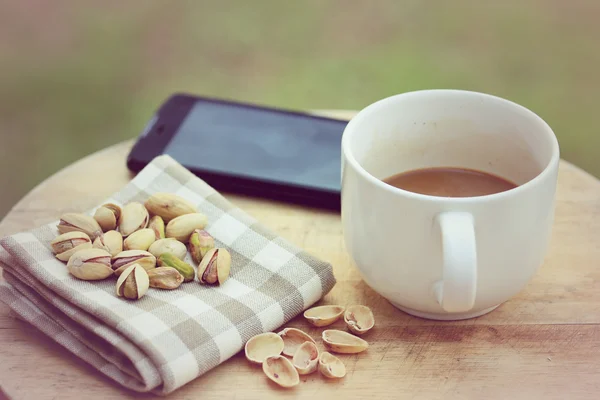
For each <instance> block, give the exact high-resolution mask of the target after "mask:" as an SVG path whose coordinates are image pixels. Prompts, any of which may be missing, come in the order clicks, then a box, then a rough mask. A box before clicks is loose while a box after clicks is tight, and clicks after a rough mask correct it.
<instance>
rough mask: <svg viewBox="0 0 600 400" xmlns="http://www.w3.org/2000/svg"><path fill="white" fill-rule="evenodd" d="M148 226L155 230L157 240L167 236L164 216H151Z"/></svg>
mask: <svg viewBox="0 0 600 400" xmlns="http://www.w3.org/2000/svg"><path fill="white" fill-rule="evenodd" d="M148 228H150V229H152V230H153V231H154V237H155V238H156V240H160V239H164V238H165V221H163V219H162V217H161V216H159V215H155V216H154V217H152V218H150V222H148Z"/></svg>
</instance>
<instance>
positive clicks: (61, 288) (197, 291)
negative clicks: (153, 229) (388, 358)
mask: <svg viewBox="0 0 600 400" xmlns="http://www.w3.org/2000/svg"><path fill="white" fill-rule="evenodd" d="M154 192H171V193H176V194H178V195H180V196H182V197H184V198H186V199H187V200H190V201H191V202H193V203H195V204H196V205H197V206H198V209H199V210H200V212H202V213H204V214H206V215H207V217H208V221H209V224H208V226H207V228H206V230H207V231H208V232H209V233H210V234H211V235H213V236H214V237H215V241H216V244H217V246H221V247H227V248H228V249H229V250H230V252H231V258H232V262H231V276H230V278H229V279H228V280H227V281H226V282H225V283H224V284H223V285H222V286H220V287H207V286H203V285H200V284H199V283H198V282H197V281H194V282H189V283H184V284H183V285H181V286H180V287H179V288H178V289H177V290H160V289H152V288H151V289H150V290H148V292H147V293H146V295H145V296H144V297H143V298H142V299H140V300H137V301H130V300H125V299H123V298H119V297H117V296H116V295H115V280H114V279H107V280H104V281H94V282H90V281H81V280H78V279H75V278H73V277H72V276H70V275H69V274H68V272H67V269H66V267H65V264H64V263H62V262H60V261H58V260H57V259H55V258H54V256H53V255H52V253H51V249H50V245H49V242H50V241H51V240H52V239H53V238H54V237H55V236H56V235H57V234H58V233H57V230H56V223H57V222H58V221H57V222H53V223H51V224H48V225H45V226H42V227H39V228H37V229H34V230H31V231H28V232H22V233H17V234H15V235H12V236H9V237H6V238H4V239H2V240H1V241H0V245H1V246H2V247H0V263H1V264H2V267H3V268H4V278H5V280H6V282H4V283H3V284H2V286H0V300H2V301H3V302H4V303H6V304H7V305H8V306H9V307H10V308H11V309H12V310H13V311H14V312H15V313H16V314H17V315H18V316H20V317H21V318H22V319H24V320H26V321H28V322H29V323H31V324H32V325H34V326H35V327H37V328H38V329H39V330H41V331H42V332H43V333H45V334H46V335H48V336H49V337H51V338H52V339H54V340H55V341H56V342H57V343H59V344H61V345H62V346H64V347H65V348H66V349H67V350H69V351H70V352H71V353H73V354H75V355H76V356H77V357H80V358H81V359H83V360H85V361H86V362H88V363H89V364H91V365H92V366H93V367H95V368H96V369H97V370H98V371H100V372H101V373H103V374H105V375H107V376H108V377H110V378H112V379H114V380H115V381H116V382H118V383H120V384H121V385H123V386H125V387H128V388H130V389H133V390H136V391H140V392H148V391H152V392H155V393H157V394H167V393H170V392H172V391H174V390H175V389H177V388H179V387H181V386H182V385H184V384H186V383H187V382H190V381H191V380H193V379H194V378H196V377H198V376H200V375H202V374H204V373H205V372H207V371H208V370H210V369H211V368H213V367H215V366H217V365H219V364H220V363H222V362H223V361H225V360H227V359H228V358H229V357H231V356H233V355H234V354H236V353H237V352H238V351H239V350H241V349H242V348H243V346H244V344H245V343H246V341H247V340H248V339H249V338H250V337H252V336H253V335H256V334H258V333H262V332H267V331H273V330H276V329H277V328H279V327H280V326H281V325H283V324H284V323H286V322H287V321H289V320H290V319H291V318H293V317H294V316H296V315H298V314H299V313H301V312H302V311H303V310H305V309H306V308H308V307H310V306H311V305H312V304H314V303H315V302H316V301H318V300H319V299H320V298H321V297H322V296H324V295H325V294H326V293H327V292H329V290H331V288H332V287H333V285H334V284H335V279H334V277H333V274H332V269H331V265H329V264H328V263H325V262H323V261H320V260H318V259H316V258H314V257H313V256H311V255H309V254H307V253H306V252H304V251H303V250H301V249H299V248H298V247H296V246H294V245H292V244H290V243H289V242H287V241H285V240H284V239H282V238H281V237H278V236H277V235H276V234H274V233H273V232H270V231H269V230H267V229H265V228H264V227H263V226H262V225H260V224H259V223H258V222H257V221H256V220H254V219H253V218H252V217H250V216H249V215H247V214H246V213H244V212H243V211H242V210H240V209H239V208H236V207H234V206H233V205H232V204H231V203H229V202H228V201H227V200H225V199H224V198H223V197H222V196H221V195H220V194H219V193H217V192H216V191H215V190H214V189H213V188H212V187H210V186H209V185H207V184H206V183H205V182H203V181H202V180H200V179H199V178H197V177H196V176H194V175H193V174H192V173H191V172H189V171H188V170H187V169H185V168H184V167H182V166H181V165H180V164H178V163H177V162H175V161H174V160H173V159H172V158H170V157H168V156H160V157H157V158H156V159H155V160H153V161H152V163H151V164H149V165H148V166H147V167H146V168H144V169H143V170H142V171H141V172H140V173H139V174H138V175H137V176H136V177H135V178H134V179H133V180H132V181H131V182H130V183H129V184H128V185H127V186H125V187H124V188H123V190H121V191H120V192H118V193H116V194H114V195H113V196H112V198H110V199H107V202H113V203H117V204H121V205H122V204H125V203H127V202H129V201H141V202H143V201H145V199H147V198H148V196H149V195H150V194H151V193H154ZM92 212H93V210H92V211H90V214H91V213H92ZM188 257H189V255H188ZM188 262H191V260H188Z"/></svg>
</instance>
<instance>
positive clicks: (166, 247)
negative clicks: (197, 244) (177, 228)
mask: <svg viewBox="0 0 600 400" xmlns="http://www.w3.org/2000/svg"><path fill="white" fill-rule="evenodd" d="M148 251H149V252H150V253H152V255H153V256H154V257H156V258H158V257H160V256H161V255H162V254H163V253H169V254H173V255H174V256H175V257H177V258H179V259H180V260H183V259H184V258H185V255H186V254H187V249H186V248H185V244H183V243H181V242H180V241H179V240H177V239H173V238H168V239H160V240H157V241H156V242H154V243H152V244H151V245H150V248H149V249H148Z"/></svg>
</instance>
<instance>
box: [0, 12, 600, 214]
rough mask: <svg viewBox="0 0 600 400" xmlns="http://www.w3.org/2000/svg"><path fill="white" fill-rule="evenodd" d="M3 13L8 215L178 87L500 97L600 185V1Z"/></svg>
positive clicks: (305, 99)
mask: <svg viewBox="0 0 600 400" xmlns="http://www.w3.org/2000/svg"><path fill="white" fill-rule="evenodd" d="M0 16H1V21H2V23H1V24H0V74H1V79H0V123H1V129H0V135H1V139H2V146H0V157H1V158H0V159H1V160H2V166H3V168H2V169H1V170H0V179H1V180H2V189H0V190H1V193H2V196H0V216H3V215H4V214H5V213H6V212H8V210H9V209H10V207H11V206H12V205H13V204H14V203H15V202H16V201H18V199H19V198H21V197H22V196H23V195H24V194H25V193H26V192H27V191H28V190H30V189H31V188H32V187H34V186H35V185H36V184H38V183H39V182H41V181H42V180H43V179H44V178H46V177H48V176H49V175H51V174H52V173H53V172H55V171H57V170H58V169H60V168H62V167H64V166H66V165H68V164H70V163H71V162H73V161H75V160H77V159H79V158H81V157H82V156H84V155H86V154H89V153H92V152H94V151H96V150H99V149H102V148H104V147H106V146H108V145H111V144H114V143H117V142H119V141H122V140H125V139H130V138H134V137H135V136H137V134H138V133H139V132H140V130H141V129H142V128H143V126H144V124H145V122H146V121H147V120H148V119H149V118H150V116H151V115H152V114H153V112H154V110H155V109H156V107H158V106H159V105H160V103H161V102H162V101H163V100H164V99H165V98H166V97H168V96H169V95H170V94H171V93H173V92H176V91H185V92H190V93H197V94H201V95H209V96H218V97H223V98H229V99H237V100H243V101H251V102H256V103H261V104H266V105H276V106H282V107H287V108H294V109H315V108H327V109H330V108H344V109H360V108H362V107H364V106H365V105H367V104H369V103H371V102H373V101H375V100H378V99H380V98H382V97H386V96H389V95H392V94H396V93H400V92H404V91H410V90H417V89H425V88H463V89H470V90H477V91H483V92H488V93H492V94H496V95H499V96H502V97H505V98H508V99H510V100H513V101H516V102H518V103H521V104H523V105H524V106H526V107H529V108H531V109H532V110H534V111H535V112H537V113H538V114H539V115H540V116H542V118H544V119H546V120H547V121H548V123H550V125H551V126H552V127H553V128H554V130H555V132H556V133H557V135H558V136H559V141H560V144H561V151H562V156H563V158H565V159H567V160H569V161H572V162H574V163H575V164H577V165H579V166H580V167H582V168H584V169H586V170H587V171H589V172H590V173H593V174H595V175H596V176H600V161H599V160H598V158H599V157H598V149H600V135H599V134H598V132H597V127H596V126H595V125H594V122H593V121H594V115H596V113H597V112H598V111H597V107H598V105H599V102H598V101H597V99H598V92H599V91H600V78H599V76H598V71H600V51H599V49H600V45H599V39H600V24H599V23H598V21H599V20H600V19H599V17H600V1H596V0H589V1H586V0H569V1H567V0H547V1H542V0H539V1H535V0H520V1H519V0H503V1H483V0H482V1H478V0H472V1H469V0H453V1H443V0H440V1H417V0H415V1H402V0H371V1H367V0H364V1H359V0H299V1H281V0H253V1H249V0H240V1H228V0H211V1H208V0H206V1H205V0H197V1H158V0H156V1H155V0H144V1H141V0H138V1H102V2H95V1H91V0H85V1H83V0H80V1H66V0H60V1H59V0H54V1H45V0H35V1H34V0H15V1H12V2H7V1H0ZM98 168H102V166H98ZM107 179H110V177H108V176H107Z"/></svg>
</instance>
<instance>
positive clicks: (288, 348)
mask: <svg viewBox="0 0 600 400" xmlns="http://www.w3.org/2000/svg"><path fill="white" fill-rule="evenodd" d="M278 335H279V336H281V339H283V344H284V346H283V350H282V351H283V354H284V355H286V356H289V357H292V356H293V355H294V354H295V353H296V350H298V348H299V347H300V346H301V345H302V344H303V343H304V342H312V343H315V341H314V339H313V338H311V337H310V336H309V335H308V334H307V333H306V332H303V331H301V330H300V329H296V328H285V329H284V330H282V331H281V332H279V333H278Z"/></svg>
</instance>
